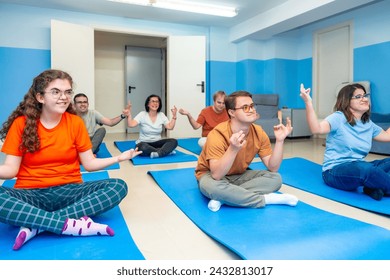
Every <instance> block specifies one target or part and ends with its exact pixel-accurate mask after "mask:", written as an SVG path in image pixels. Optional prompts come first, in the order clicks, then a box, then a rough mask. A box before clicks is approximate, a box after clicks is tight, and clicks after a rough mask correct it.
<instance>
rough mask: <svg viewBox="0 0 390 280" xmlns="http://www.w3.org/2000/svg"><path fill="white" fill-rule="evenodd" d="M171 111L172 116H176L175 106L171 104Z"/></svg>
mask: <svg viewBox="0 0 390 280" xmlns="http://www.w3.org/2000/svg"><path fill="white" fill-rule="evenodd" d="M171 112H172V116H173V117H176V114H177V108H176V106H175V105H173V108H172V109H171Z"/></svg>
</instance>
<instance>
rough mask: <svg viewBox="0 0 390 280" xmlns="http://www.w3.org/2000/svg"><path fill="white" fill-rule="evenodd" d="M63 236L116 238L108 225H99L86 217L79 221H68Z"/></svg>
mask: <svg viewBox="0 0 390 280" xmlns="http://www.w3.org/2000/svg"><path fill="white" fill-rule="evenodd" d="M62 234H65V235H75V236H90V235H110V236H114V231H113V230H112V228H110V227H109V226H107V225H104V224H98V223H95V222H94V221H92V219H91V218H89V217H87V216H84V217H82V218H80V219H78V220H76V219H66V221H65V224H64V227H63V229H62Z"/></svg>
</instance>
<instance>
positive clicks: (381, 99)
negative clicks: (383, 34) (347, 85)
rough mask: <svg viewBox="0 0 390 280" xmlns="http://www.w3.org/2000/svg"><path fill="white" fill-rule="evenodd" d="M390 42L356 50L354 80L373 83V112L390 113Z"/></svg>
mask: <svg viewBox="0 0 390 280" xmlns="http://www.w3.org/2000/svg"><path fill="white" fill-rule="evenodd" d="M389 65H390V42H385V43H381V44H375V45H371V46H366V47H361V48H357V49H355V50H354V80H355V81H362V80H368V81H370V82H371V93H372V97H371V102H372V111H373V112H375V113H381V114H389V113H390V83H389V77H390V70H389V68H390V66H389Z"/></svg>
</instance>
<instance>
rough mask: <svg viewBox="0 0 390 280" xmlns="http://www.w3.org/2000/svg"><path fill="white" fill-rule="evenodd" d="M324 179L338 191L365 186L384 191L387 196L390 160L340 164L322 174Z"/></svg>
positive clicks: (389, 181) (352, 189)
mask: <svg viewBox="0 0 390 280" xmlns="http://www.w3.org/2000/svg"><path fill="white" fill-rule="evenodd" d="M322 178H323V179H324V182H325V183H326V184H327V185H329V186H331V187H333V188H336V189H340V190H345V191H355V190H356V189H357V188H358V187H360V186H364V187H369V188H371V189H382V190H383V193H384V194H385V195H390V158H386V159H381V160H374V161H371V162H367V161H353V162H348V163H343V164H339V165H337V166H335V167H333V168H332V169H330V170H326V171H325V172H322Z"/></svg>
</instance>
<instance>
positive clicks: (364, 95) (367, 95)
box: [351, 93, 371, 99]
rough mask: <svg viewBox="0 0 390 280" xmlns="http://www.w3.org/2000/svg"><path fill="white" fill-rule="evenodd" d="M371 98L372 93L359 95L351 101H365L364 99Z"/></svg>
mask: <svg viewBox="0 0 390 280" xmlns="http://www.w3.org/2000/svg"><path fill="white" fill-rule="evenodd" d="M370 96H371V94H370V93H366V94H358V95H355V96H352V97H351V99H363V98H364V97H365V98H367V99H368V98H370Z"/></svg>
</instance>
